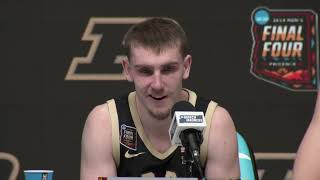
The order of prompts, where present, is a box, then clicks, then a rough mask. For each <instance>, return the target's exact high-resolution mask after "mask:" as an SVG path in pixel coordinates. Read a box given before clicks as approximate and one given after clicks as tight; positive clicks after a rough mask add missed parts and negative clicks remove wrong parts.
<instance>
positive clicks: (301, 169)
mask: <svg viewBox="0 0 320 180" xmlns="http://www.w3.org/2000/svg"><path fill="white" fill-rule="evenodd" d="M319 139H320V90H318V97H317V102H316V107H315V111H314V114H313V118H312V121H311V123H310V125H309V128H308V130H307V132H306V134H305V136H304V137H303V140H302V142H301V144H300V147H299V150H298V153H297V157H296V160H295V163H294V168H293V177H292V179H293V180H305V179H308V180H319V179H320V166H319V161H320V154H319V153H320V142H319Z"/></svg>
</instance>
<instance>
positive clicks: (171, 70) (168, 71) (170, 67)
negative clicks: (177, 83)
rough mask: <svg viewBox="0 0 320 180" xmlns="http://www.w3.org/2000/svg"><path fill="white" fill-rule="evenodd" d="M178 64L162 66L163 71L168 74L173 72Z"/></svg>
mask: <svg viewBox="0 0 320 180" xmlns="http://www.w3.org/2000/svg"><path fill="white" fill-rule="evenodd" d="M176 69H177V68H176V66H165V67H163V68H162V70H161V72H162V73H164V74H168V73H171V72H175V71H176Z"/></svg>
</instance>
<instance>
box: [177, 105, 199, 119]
mask: <svg viewBox="0 0 320 180" xmlns="http://www.w3.org/2000/svg"><path fill="white" fill-rule="evenodd" d="M176 111H196V108H195V107H194V106H193V105H192V104H191V103H189V102H188V101H179V102H177V103H175V104H174V105H173V106H172V109H171V118H172V117H173V115H174V112H176Z"/></svg>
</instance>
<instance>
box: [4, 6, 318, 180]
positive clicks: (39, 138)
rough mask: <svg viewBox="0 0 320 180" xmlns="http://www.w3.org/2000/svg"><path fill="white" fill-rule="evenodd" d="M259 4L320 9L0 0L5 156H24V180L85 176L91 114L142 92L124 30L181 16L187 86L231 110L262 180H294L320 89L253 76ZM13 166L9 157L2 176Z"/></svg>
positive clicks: (61, 179)
mask: <svg viewBox="0 0 320 180" xmlns="http://www.w3.org/2000/svg"><path fill="white" fill-rule="evenodd" d="M257 7H267V8H270V9H310V10H313V11H314V12H315V13H317V14H318V13H319V7H320V1H307V0H305V1H299V0H290V1H284V0H278V1H261V2H260V3H257V2H256V1H233V2H232V1H208V2H201V1H188V2H187V1H185V2H178V1H146V2H142V1H121V0H118V1H94V0H93V1H62V0H60V1H53V0H50V1H48V0H42V1H40V0H34V1H24V0H2V1H0V23H1V25H0V49H1V50H0V52H1V60H0V61H1V65H0V72H1V76H0V79H1V88H0V91H1V93H0V99H1V101H0V106H1V107H0V152H8V153H10V154H12V155H14V156H15V157H16V158H17V159H18V160H19V162H20V173H19V176H18V179H23V178H24V176H23V174H22V170H23V169H52V170H54V171H55V172H54V179H57V180H58V179H59V180H66V179H79V174H80V151H81V149H80V148H81V134H82V129H83V126H84V123H85V120H86V116H87V115H88V113H89V112H90V110H91V109H92V108H93V107H94V106H95V105H97V104H102V103H104V102H105V101H106V100H107V99H109V98H112V97H114V96H117V95H121V94H123V93H125V92H128V91H130V90H133V85H132V84H130V83H128V82H126V81H124V80H121V79H122V77H121V75H119V74H121V72H122V70H121V65H120V64H119V63H118V61H117V59H119V57H121V55H123V54H122V52H121V48H120V43H121V39H122V36H123V34H124V33H125V32H126V30H127V28H128V27H129V26H130V24H132V23H135V22H138V21H139V20H141V18H144V17H151V16H165V17H172V18H175V19H176V20H178V21H179V22H180V23H181V25H182V26H183V27H184V29H185V30H186V32H187V35H188V37H189V40H190V45H191V49H192V56H193V65H192V69H191V76H190V78H189V80H187V81H185V82H184V85H185V87H187V88H190V89H192V90H194V91H196V92H197V93H198V94H200V95H202V96H206V97H209V98H212V99H213V100H215V101H216V102H218V103H219V104H220V105H221V106H223V107H225V108H226V109H227V110H228V111H229V112H230V114H231V116H232V118H233V120H234V122H235V124H236V127H237V130H238V131H239V132H241V133H242V134H243V135H244V136H245V137H246V140H247V141H248V143H249V144H251V146H252V148H253V150H254V152H255V153H256V158H257V166H258V169H259V175H260V178H261V179H262V180H277V179H279V180H284V179H286V180H288V179H290V177H291V170H292V166H293V161H294V157H295V153H296V151H297V148H298V146H299V143H300V141H301V139H302V137H303V135H304V133H305V131H306V129H307V126H308V124H309V122H310V120H311V118H312V114H313V110H314V104H315V98H316V93H315V92H312V91H311V92H296V91H290V90H287V89H285V88H281V87H279V86H276V85H274V84H272V83H268V82H266V81H263V80H260V79H258V78H256V77H255V76H253V74H252V73H250V66H251V63H250V58H251V50H252V45H253V38H252V34H251V26H252V22H251V13H252V12H253V11H254V9H256V8H257ZM114 20H115V21H114ZM99 38H100V41H98V39H99ZM79 57H80V58H79ZM81 57H82V58H81ZM83 60H86V61H88V62H91V63H89V64H83V63H82V64H81V63H79V62H81V61H83ZM110 145H111V144H110ZM10 171H11V165H10V163H9V162H6V161H1V160H0V179H7V177H8V176H9V173H10Z"/></svg>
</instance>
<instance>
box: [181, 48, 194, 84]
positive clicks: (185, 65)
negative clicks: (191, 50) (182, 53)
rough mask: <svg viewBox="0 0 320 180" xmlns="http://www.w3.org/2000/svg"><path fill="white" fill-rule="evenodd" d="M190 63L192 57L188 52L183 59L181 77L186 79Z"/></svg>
mask: <svg viewBox="0 0 320 180" xmlns="http://www.w3.org/2000/svg"><path fill="white" fill-rule="evenodd" d="M191 64H192V57H191V55H189V54H188V55H186V57H185V58H184V60H183V76H182V77H183V79H188V77H189V74H190V69H191Z"/></svg>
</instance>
